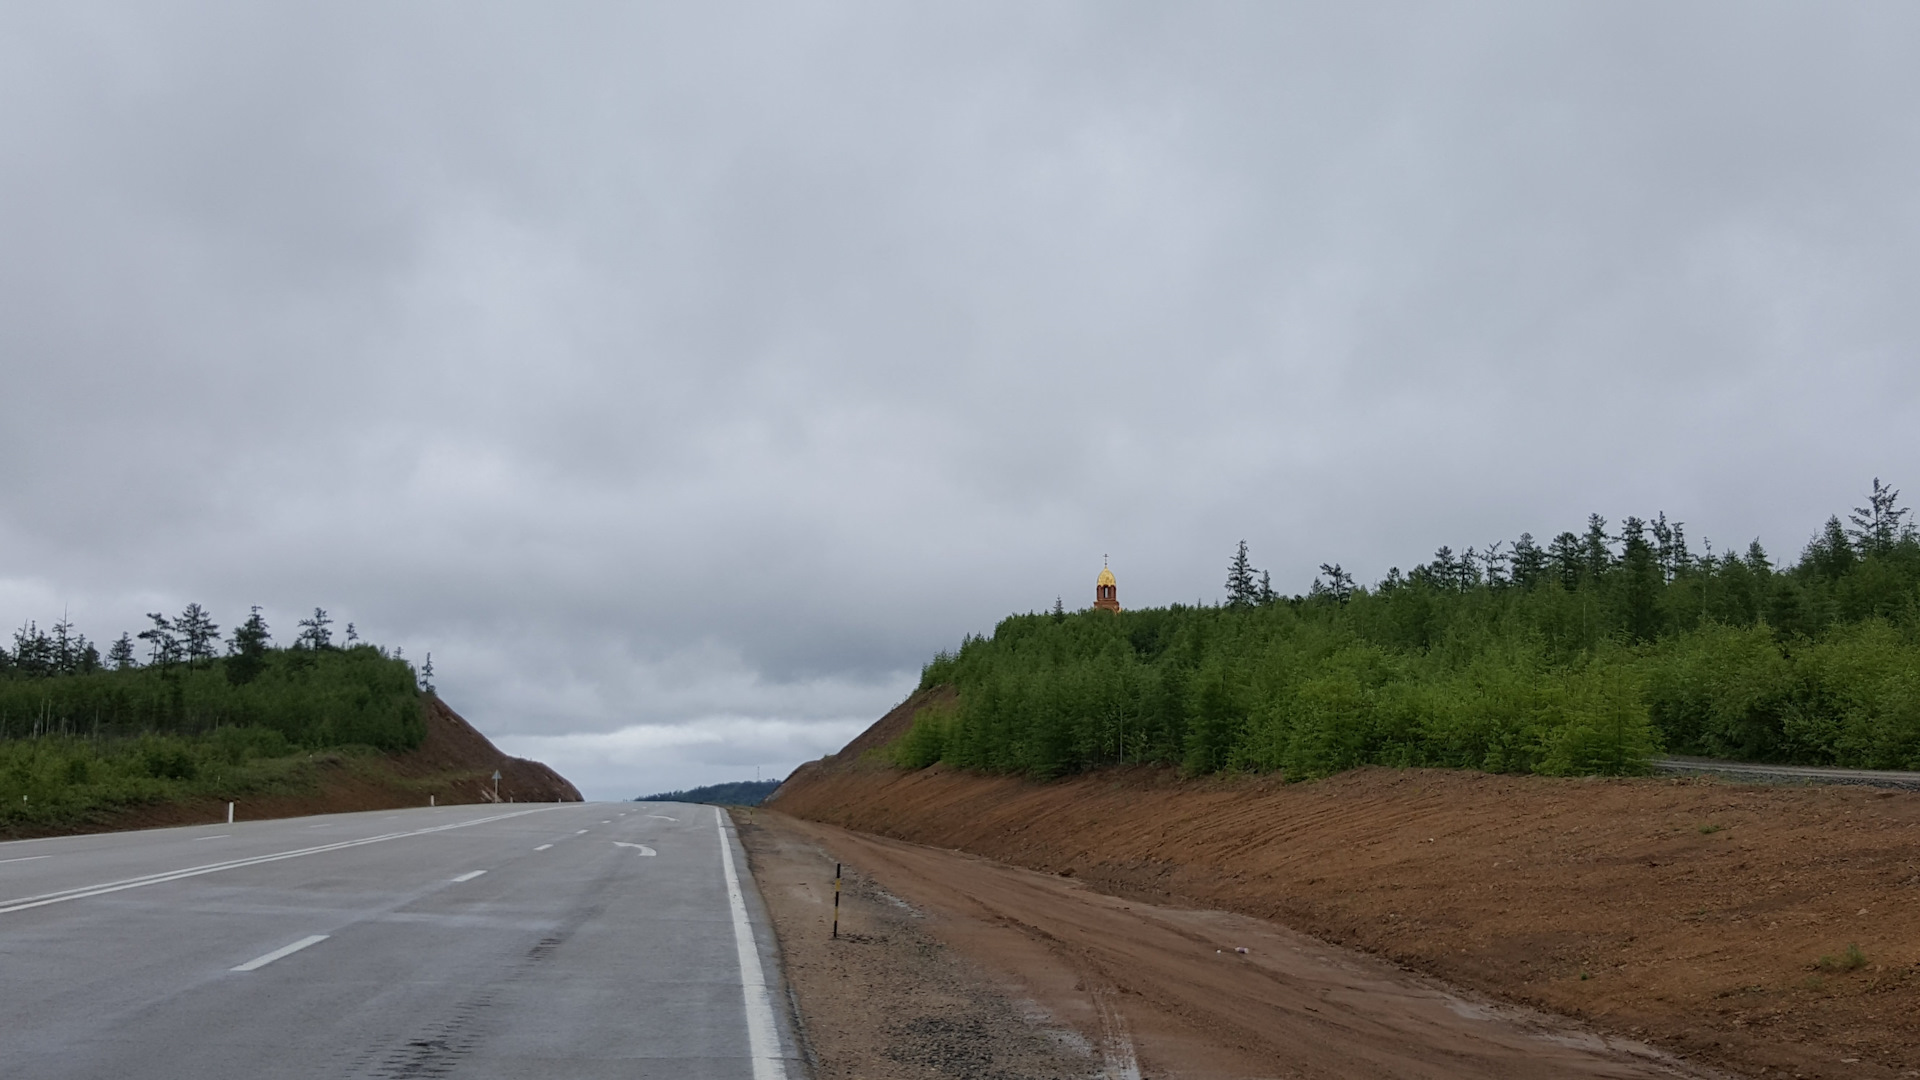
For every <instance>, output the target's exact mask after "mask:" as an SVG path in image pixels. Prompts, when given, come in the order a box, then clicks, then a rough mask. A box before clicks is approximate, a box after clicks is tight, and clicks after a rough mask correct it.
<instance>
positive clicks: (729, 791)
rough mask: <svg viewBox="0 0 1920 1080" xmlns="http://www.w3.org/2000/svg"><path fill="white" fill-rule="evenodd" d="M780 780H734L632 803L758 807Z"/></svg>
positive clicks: (672, 792) (668, 793)
mask: <svg viewBox="0 0 1920 1080" xmlns="http://www.w3.org/2000/svg"><path fill="white" fill-rule="evenodd" d="M784 782H785V781H782V780H734V781H731V782H729V783H725V784H708V785H706V786H704V787H696V788H688V789H686V790H685V791H663V792H661V793H659V794H658V795H642V796H641V797H640V798H637V799H635V800H633V801H634V802H687V803H713V804H715V805H716V806H759V805H760V804H761V803H763V802H765V801H766V798H767V796H769V795H771V794H773V791H774V789H775V788H777V787H779V786H780V785H781V784H782V783H784Z"/></svg>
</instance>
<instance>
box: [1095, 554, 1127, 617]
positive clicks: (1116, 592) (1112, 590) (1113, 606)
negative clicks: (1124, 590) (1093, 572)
mask: <svg viewBox="0 0 1920 1080" xmlns="http://www.w3.org/2000/svg"><path fill="white" fill-rule="evenodd" d="M1093 606H1094V607H1096V608H1098V609H1100V610H1101V611H1119V610H1120V587H1119V585H1118V584H1117V583H1116V582H1115V581H1114V580H1113V571H1111V570H1109V569H1107V568H1106V567H1105V566H1104V565H1103V566H1101V567H1100V576H1099V577H1098V578H1095V579H1094V582H1093Z"/></svg>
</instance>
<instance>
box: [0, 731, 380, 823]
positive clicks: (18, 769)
mask: <svg viewBox="0 0 1920 1080" xmlns="http://www.w3.org/2000/svg"><path fill="white" fill-rule="evenodd" d="M357 751H358V752H357ZM362 753H376V752H375V751H372V750H371V749H370V748H368V749H365V750H361V749H360V748H335V749H333V750H331V751H329V752H327V753H325V754H320V753H315V752H313V751H307V750H301V749H299V748H297V747H295V746H293V745H291V744H290V743H288V741H287V739H286V737H285V736H284V735H282V734H280V733H279V732H278V731H275V730H273V729H272V728H261V727H228V728H217V729H215V730H213V731H210V732H206V733H204V734H199V735H190V736H189V735H146V736H140V737H138V738H130V739H115V740H107V739H87V738H78V737H66V736H50V737H42V738H38V739H12V740H7V741H0V829H6V828H8V827H20V826H29V827H60V826H69V825H77V824H82V823H84V822H86V821H88V820H91V819H94V818H97V817H99V816H101V815H102V814H106V813H111V812H113V811H115V810H120V809H124V808H127V807H131V806H142V805H150V804H154V803H165V802H179V801H184V800H190V799H195V798H208V799H219V800H238V799H241V798H242V797H245V796H257V795H263V794H302V793H306V792H310V791H312V790H314V786H315V783H316V777H317V775H318V770H319V768H320V766H321V765H322V764H324V762H322V761H321V760H320V758H322V757H325V758H327V759H328V760H333V761H337V760H339V758H340V756H342V755H349V756H361V754H362Z"/></svg>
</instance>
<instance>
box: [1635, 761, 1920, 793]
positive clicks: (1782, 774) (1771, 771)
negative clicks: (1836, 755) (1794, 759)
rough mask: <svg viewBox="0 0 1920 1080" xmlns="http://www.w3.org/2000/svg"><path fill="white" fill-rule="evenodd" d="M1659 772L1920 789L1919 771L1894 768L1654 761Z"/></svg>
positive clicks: (1783, 782) (1777, 782) (1758, 781)
mask: <svg viewBox="0 0 1920 1080" xmlns="http://www.w3.org/2000/svg"><path fill="white" fill-rule="evenodd" d="M1653 767H1654V768H1655V769H1656V770H1658V771H1660V772H1670V773H1709V774H1713V775H1717V776H1725V777H1728V778H1730V779H1735V780H1751V781H1753V782H1755V783H1762V784H1858V785H1860V786H1863V787H1891V788H1909V789H1920V772H1906V771H1901V770H1895V769H1834V768H1828V767H1826V766H1818V765H1761V764H1753V763H1750V762H1744V761H1721V760H1719V759H1717V758H1698V757H1664V758H1654V759H1653Z"/></svg>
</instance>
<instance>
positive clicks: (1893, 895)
mask: <svg viewBox="0 0 1920 1080" xmlns="http://www.w3.org/2000/svg"><path fill="white" fill-rule="evenodd" d="M917 707H918V703H916V702H913V701H910V702H908V703H906V704H905V705H903V707H902V710H896V711H895V712H896V714H897V713H901V712H903V711H904V713H905V716H906V717H910V716H911V714H912V710H913V708H917ZM889 720H891V721H896V722H895V723H893V724H892V728H893V729H903V727H904V723H903V722H899V721H901V717H900V716H897V715H895V714H889V717H888V720H883V721H882V724H881V725H876V728H879V727H881V726H882V725H885V724H887V723H888V721H889ZM884 741H885V740H884V739H879V738H876V739H870V740H868V743H879V742H884ZM869 748H870V747H869ZM853 750H854V748H853V747H850V748H849V752H843V753H842V754H841V755H836V757H835V758H829V759H826V760H824V761H822V762H817V763H814V764H812V765H809V766H807V767H805V768H803V769H802V770H800V771H799V772H796V774H795V775H794V777H793V779H791V780H789V781H788V782H787V784H786V785H785V786H783V787H782V788H781V790H780V791H779V792H778V793H777V794H776V796H775V798H774V799H773V800H772V802H771V804H770V805H772V806H773V807H775V808H776V809H779V810H781V811H784V812H786V813H788V814H792V815H795V816H797V817H804V818H810V819H813V820H816V821H822V822H827V823H830V824H834V825H839V826H842V827H845V828H850V829H856V830H860V831H863V832H869V833H875V834H879V835H882V836H889V837H895V838H898V839H903V840H910V841H914V842H917V843H922V844H929V845H933V846H937V847H942V848H951V849H959V850H963V851H967V852H970V853H973V854H976V855H982V856H986V857H988V858H992V859H996V860H999V861H1001V862H1006V863H1011V864H1014V865H1017V866H1023V867H1027V868H1030V869H1036V870H1042V871H1047V872H1052V873H1058V874H1063V875H1071V876H1075V877H1078V878H1079V879H1081V880H1083V881H1086V882H1088V883H1089V884H1091V885H1093V886H1094V887H1095V888H1098V889H1100V890H1101V891H1104V892H1109V893H1113V894H1116V895H1120V896H1132V897H1137V898H1140V899H1145V900H1153V901H1157V902H1161V903H1173V904H1184V905H1192V906H1196V907H1209V908H1217V909H1223V910H1227V911H1233V912H1239V913H1242V914H1248V915H1253V916H1257V917H1260V918H1266V919H1271V920H1273V921H1275V922H1278V923H1282V924H1284V925H1286V926H1289V927H1292V928H1294V929H1296V930H1302V931H1305V932H1308V933H1310V934H1313V935H1315V936H1317V937H1320V938H1322V939H1324V940H1327V941H1331V942H1335V943H1340V944H1345V945H1350V946H1354V947H1358V948H1361V949H1364V950H1367V951H1369V952H1373V953H1376V954H1379V955H1382V956H1385V957H1388V958H1391V959H1393V960H1395V961H1398V962H1400V963H1403V964H1406V965H1408V966H1410V967H1413V968H1415V969H1417V970H1421V971H1425V972H1428V973H1431V974H1434V975H1437V976H1439V977H1441V978H1444V979H1447V980H1449V981H1452V982H1454V983H1457V984H1460V985H1464V986H1468V987H1472V988H1475V989H1479V990H1481V991H1484V992H1488V993H1491V994H1493V995H1495V996H1497V997H1501V998H1504V999H1507V1000H1510V1001H1514V1002H1519V1003H1524V1004H1528V1005H1533V1006H1537V1007H1542V1008H1546V1009H1550V1010H1553V1011H1557V1012H1560V1013H1564V1014H1569V1015H1573V1016H1576V1017H1580V1018H1582V1019H1586V1020H1589V1021H1591V1022H1593V1023H1595V1024H1596V1025H1598V1026H1601V1027H1603V1028H1607V1029H1610V1030H1613V1031H1617V1032H1620V1033H1623V1034H1628V1035H1633V1036H1636V1037H1640V1038H1645V1039H1648V1040H1649V1041H1652V1042H1655V1043H1657V1044H1660V1045H1663V1046H1666V1047H1668V1048H1669V1049H1672V1050H1675V1051H1678V1052H1680V1053H1683V1054H1685V1055H1687V1056H1688V1057H1689V1058H1692V1059H1694V1060H1697V1061H1705V1062H1710V1063H1718V1064H1722V1065H1725V1066H1729V1067H1732V1068H1736V1069H1740V1070H1742V1071H1748V1072H1752V1073H1761V1072H1762V1071H1763V1070H1766V1072H1765V1075H1774V1073H1773V1072H1771V1070H1784V1073H1785V1074H1787V1075H1800V1076H1807V1077H1814V1076H1869V1077H1897V1076H1920V794H1914V793H1906V792H1898V793H1896V792H1879V791H1869V790H1861V789H1855V788H1837V787H1824V788H1801V787H1763V786H1741V785H1733V784H1728V783H1724V782H1719V781H1713V780H1666V779H1570V780H1562V779H1552V778H1546V777H1512V776H1492V775H1487V774H1481V773H1467V772H1450V771H1440V770H1405V771H1399V770H1388V769H1363V770H1359V771H1356V772H1352V773H1347V774H1344V775H1341V776H1337V777H1334V778H1332V779H1329V780H1323V781H1318V782H1314V783H1303V784H1285V783H1282V782H1281V781H1279V780H1278V779H1276V778H1273V777H1215V778H1202V779H1182V778H1180V777H1179V776H1177V775H1176V774H1174V773H1172V772H1171V771H1167V770H1159V769H1146V768H1128V769H1118V770H1111V771H1106V772H1101V773H1097V774H1093V775H1088V776H1082V777H1077V778H1073V779H1069V780H1063V781H1058V782H1054V783H1045V784H1040V783H1032V782H1028V781H1023V780H1018V779H1012V778H1005V777H981V776H975V775H970V774H964V773H958V772H954V771H951V770H947V769H945V768H942V767H939V766H936V767H934V768H932V769H926V770H922V771H918V772H911V773H908V772H902V771H899V770H894V769H890V768H885V767H882V766H879V765H877V764H875V763H873V762H872V761H867V762H864V763H863V762H861V761H860V760H859V757H860V755H859V754H857V753H854V752H851V751H853ZM1850 944H1857V945H1858V946H1859V952H1858V954H1857V955H1858V956H1859V957H1861V958H1862V959H1860V960H1859V961H1853V960H1849V959H1848V953H1847V949H1848V946H1849V945H1850ZM1823 956H1824V957H1828V958H1831V959H1830V962H1829V963H1827V964H1825V965H1822V964H1821V963H1820V958H1821V957H1823Z"/></svg>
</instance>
